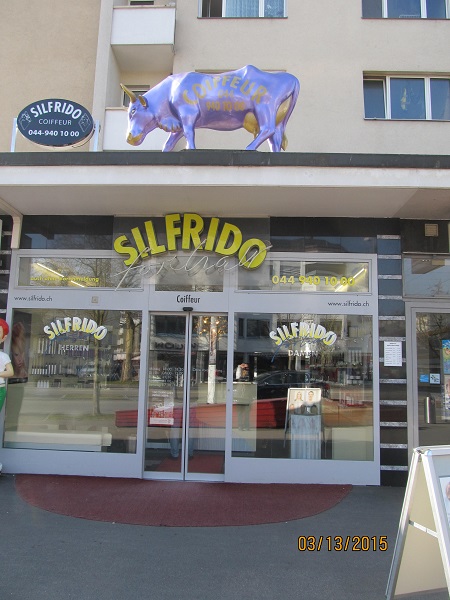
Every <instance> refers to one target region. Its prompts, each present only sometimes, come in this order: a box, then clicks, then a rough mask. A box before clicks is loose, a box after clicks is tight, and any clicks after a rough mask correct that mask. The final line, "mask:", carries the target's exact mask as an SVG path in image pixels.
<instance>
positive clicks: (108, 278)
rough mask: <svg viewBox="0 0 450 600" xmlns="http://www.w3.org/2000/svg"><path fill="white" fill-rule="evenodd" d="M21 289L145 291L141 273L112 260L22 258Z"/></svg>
mask: <svg viewBox="0 0 450 600" xmlns="http://www.w3.org/2000/svg"><path fill="white" fill-rule="evenodd" d="M17 285H18V287H40V288H63V289H66V288H70V289H71V290H82V289H86V288H113V289H130V288H140V287H142V277H141V273H140V271H139V270H133V269H126V268H125V267H124V264H123V260H122V259H121V258H116V257H115V256H114V257H111V256H108V257H107V258H105V257H104V256H97V257H93V256H92V255H91V256H51V257H50V256H33V257H29V256H20V258H19V269H18V281H17Z"/></svg>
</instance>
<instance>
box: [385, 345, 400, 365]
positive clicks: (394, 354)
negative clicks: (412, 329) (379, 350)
mask: <svg viewBox="0 0 450 600" xmlns="http://www.w3.org/2000/svg"><path fill="white" fill-rule="evenodd" d="M402 361H403V356H402V343H401V342H388V341H385V342H384V366H385V367H401V366H402Z"/></svg>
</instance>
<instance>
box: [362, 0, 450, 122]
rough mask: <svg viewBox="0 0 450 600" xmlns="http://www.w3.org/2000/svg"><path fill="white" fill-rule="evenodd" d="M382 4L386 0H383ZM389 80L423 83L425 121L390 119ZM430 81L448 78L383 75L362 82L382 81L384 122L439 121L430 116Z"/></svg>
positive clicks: (370, 118)
mask: <svg viewBox="0 0 450 600" xmlns="http://www.w3.org/2000/svg"><path fill="white" fill-rule="evenodd" d="M383 1H384V2H385V1H386V0H383ZM391 79H421V80H422V81H424V89H425V119H392V110H391V106H392V105H391ZM432 79H445V80H450V76H448V77H439V76H436V75H404V74H402V75H384V76H376V75H375V76H373V77H372V76H370V75H365V76H364V82H366V81H382V82H383V91H384V113H385V117H384V119H378V120H384V121H391V120H394V121H403V120H404V121H439V120H440V119H433V118H432V114H431V80H432ZM365 118H366V119H368V120H377V119H375V118H374V117H366V116H365Z"/></svg>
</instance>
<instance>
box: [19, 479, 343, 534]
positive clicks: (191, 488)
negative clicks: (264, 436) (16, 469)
mask: <svg viewBox="0 0 450 600" xmlns="http://www.w3.org/2000/svg"><path fill="white" fill-rule="evenodd" d="M351 488H352V486H351V485H297V484H292V485H288V484H265V485H263V484H249V483H198V482H190V481H180V482H175V481H147V480H141V479H115V478H101V477H73V476H58V475H18V476H17V477H16V490H17V492H18V494H19V495H20V497H21V498H22V499H23V500H25V501H26V502H28V503H29V504H31V505H33V506H37V507H39V508H42V509H44V510H48V511H50V512H55V513H59V514H62V515H68V516H72V517H80V518H83V519H91V520H94V521H109V522H115V523H128V524H135V525H152V526H159V525H164V526H168V527H216V526H230V525H257V524H261V523H279V522H281V521H292V520H295V519H302V518H304V517H309V516H312V515H315V514H317V513H320V512H323V511H325V510H328V509H329V508H332V507H333V506H334V505H335V504H337V503H338V502H340V501H341V500H342V499H343V498H345V496H346V495H347V494H348V493H349V492H350V490H351Z"/></svg>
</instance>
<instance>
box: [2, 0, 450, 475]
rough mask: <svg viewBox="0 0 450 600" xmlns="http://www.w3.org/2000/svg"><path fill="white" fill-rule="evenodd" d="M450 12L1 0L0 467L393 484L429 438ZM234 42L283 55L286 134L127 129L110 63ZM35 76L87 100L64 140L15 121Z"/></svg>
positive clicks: (439, 384) (446, 326)
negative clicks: (1, 354)
mask: <svg viewBox="0 0 450 600" xmlns="http://www.w3.org/2000/svg"><path fill="white" fill-rule="evenodd" d="M449 17H450V6H449V5H448V0H396V1H394V0H352V1H351V2H349V1H348V0H346V1H344V0H338V1H333V2H331V1H327V2H325V3H317V2H312V1H307V2H294V1H293V0H284V1H283V0H248V1H246V2H245V1H241V0H177V1H176V2H169V1H166V2H162V1H160V0H155V1H154V2H146V1H141V2H133V1H132V0H130V1H128V2H127V1H125V0H122V1H119V0H89V1H88V0H81V1H80V2H78V3H77V4H76V6H74V5H73V3H68V2H66V0H59V2H53V1H52V0H42V1H40V2H36V1H34V0H33V1H30V0H27V2H25V1H23V0H16V1H15V2H14V3H12V4H11V3H2V4H1V6H0V33H1V35H0V51H1V54H2V57H3V61H2V66H1V67H0V72H1V75H2V81H3V83H4V89H5V90H7V93H6V94H4V96H3V99H2V101H1V108H2V110H1V111H0V212H1V214H2V220H3V227H2V254H3V260H2V272H1V277H2V280H3V281H2V287H3V292H2V297H1V299H2V305H1V306H0V308H1V310H2V312H3V315H2V316H3V317H6V318H7V320H8V322H10V323H11V325H12V329H13V332H12V334H11V336H10V339H9V340H8V341H7V342H6V345H5V348H6V350H7V351H8V352H10V354H11V356H12V357H13V358H12V359H13V363H14V366H15V377H14V378H13V380H12V381H11V382H9V385H8V396H7V398H8V399H7V406H6V410H5V411H3V413H2V415H1V421H0V432H1V434H2V440H3V447H2V448H0V460H1V462H2V463H3V465H4V469H5V470H9V471H10V472H23V471H30V470H31V472H38V473H39V472H58V473H71V474H95V475H105V476H123V477H127V476H128V477H146V478H175V479H197V480H198V479H206V480H226V481H264V482H266V481H280V482H316V483H317V482H318V483H326V482H341V483H355V484H380V483H381V484H402V483H404V482H405V480H406V475H407V472H408V462H409V456H410V455H411V451H412V448H414V447H416V446H418V445H441V444H448V443H449V440H450V362H449V361H448V360H447V349H448V352H449V353H450V309H449V305H448V299H449V297H450V269H449V265H450V262H449V260H450V245H449V223H450V160H449V157H448V155H449V148H450V141H449V140H450V135H449V133H450V62H449V58H448V56H449V53H448V39H449V35H448V33H449V27H450V20H449ZM24 40H25V42H24ZM244 65H254V66H256V67H258V68H259V69H261V70H264V71H269V72H286V73H290V74H292V75H294V76H295V77H297V78H298V80H299V81H300V94H299V98H298V101H297V105H296V107H295V109H294V111H293V113H292V116H291V118H290V120H289V123H288V125H287V129H286V134H287V138H288V147H287V151H285V152H284V151H283V152H280V153H271V152H269V147H268V145H267V143H264V144H263V145H262V146H261V147H260V148H259V149H258V151H248V152H246V151H245V148H246V146H247V145H248V144H249V143H250V142H251V141H252V135H251V134H250V133H249V132H247V131H245V130H242V129H240V130H237V131H232V132H224V131H211V130H208V129H198V130H197V131H196V136H195V141H196V148H197V149H196V150H189V151H186V150H184V146H185V141H184V139H182V140H180V141H179V142H178V144H177V146H176V147H175V149H174V151H173V152H170V153H162V152H161V149H162V147H163V145H164V143H165V140H166V138H167V136H168V134H167V132H165V131H162V130H161V129H156V130H154V131H152V132H150V133H149V134H148V135H147V137H146V138H145V140H144V142H143V143H142V144H141V145H139V146H131V145H130V144H128V143H127V128H128V104H129V97H128V96H127V94H125V93H124V92H123V90H122V88H121V87H120V84H121V83H122V84H124V85H125V86H126V87H127V89H129V90H131V91H132V92H134V93H135V94H136V96H138V95H140V94H141V95H142V94H144V93H145V92H146V91H147V90H148V89H150V88H152V87H154V86H155V85H157V84H158V83H159V82H161V81H162V80H163V79H164V78H165V77H167V76H169V75H171V74H177V73H184V72H198V73H207V74H216V73H222V72H225V71H231V70H236V69H239V68H241V67H243V66H244ZM47 99H65V100H67V101H70V102H75V103H78V104H80V105H82V106H83V107H85V108H86V109H87V111H88V112H89V113H90V114H91V115H92V118H93V120H94V123H95V127H94V130H93V133H92V136H91V137H90V138H89V139H88V140H86V143H85V144H84V145H78V146H68V147H65V148H59V147H51V146H50V147H49V146H44V145H38V144H35V143H33V142H31V141H29V140H28V139H26V138H25V137H24V136H23V135H22V134H21V133H20V131H18V129H17V123H16V121H15V119H17V117H18V115H19V114H20V113H21V111H22V110H23V109H24V108H25V107H26V106H28V105H31V104H32V103H36V102H39V101H43V100H47ZM243 373H244V374H243ZM297 394H298V397H297Z"/></svg>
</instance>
